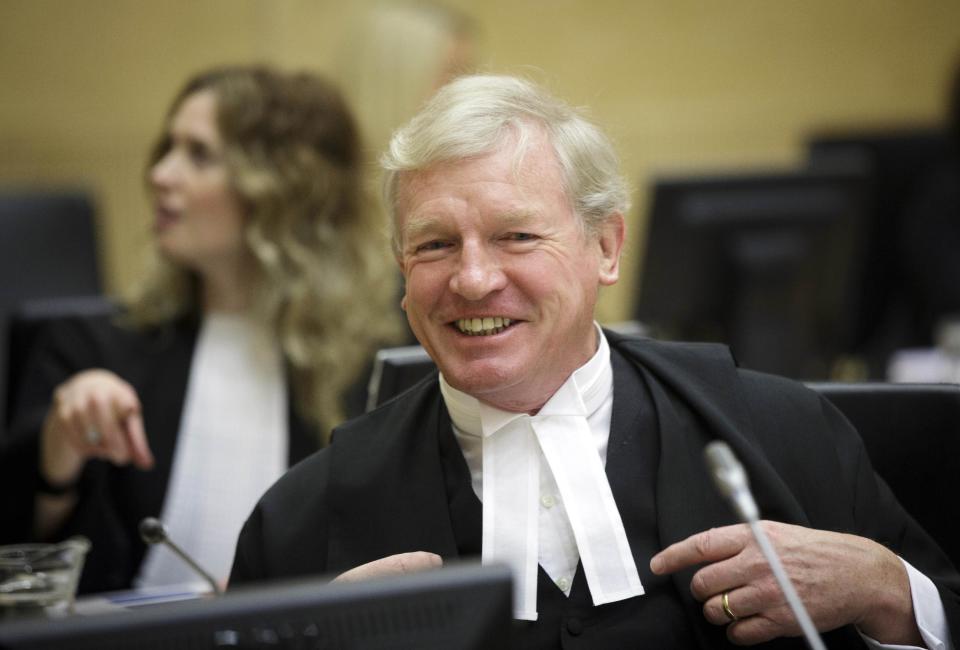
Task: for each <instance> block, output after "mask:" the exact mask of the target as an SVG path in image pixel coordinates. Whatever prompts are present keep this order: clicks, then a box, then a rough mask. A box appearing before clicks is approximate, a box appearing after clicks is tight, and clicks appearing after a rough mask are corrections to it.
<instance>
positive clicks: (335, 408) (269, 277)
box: [129, 66, 398, 434]
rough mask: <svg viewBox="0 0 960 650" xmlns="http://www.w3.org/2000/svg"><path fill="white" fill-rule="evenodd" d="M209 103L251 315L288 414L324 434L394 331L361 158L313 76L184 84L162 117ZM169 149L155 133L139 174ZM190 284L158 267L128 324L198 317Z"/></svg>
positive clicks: (382, 249)
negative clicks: (280, 358) (276, 358)
mask: <svg viewBox="0 0 960 650" xmlns="http://www.w3.org/2000/svg"><path fill="white" fill-rule="evenodd" d="M202 91H210V92H212V93H213V94H214V96H215V97H216V107H217V109H216V110H217V122H218V127H219V130H220V134H221V137H222V138H223V141H224V146H225V161H226V165H227V169H228V173H229V178H230V183H231V186H232V189H233V191H234V192H235V194H236V195H237V197H238V198H239V200H240V203H241V205H242V208H243V210H244V218H245V241H246V244H247V246H248V247H249V251H250V253H251V257H252V259H253V260H254V264H255V265H256V272H255V274H254V276H255V278H256V279H255V283H254V289H253V295H252V296H251V305H252V310H253V313H254V314H255V315H257V316H258V317H259V318H261V319H262V320H263V321H264V322H266V323H267V324H269V325H270V326H271V327H272V328H273V329H274V331H275V332H276V333H277V337H278V340H279V343H280V346H281V349H282V350H283V354H284V358H285V360H286V362H287V365H288V369H289V376H290V377H291V379H292V389H293V395H294V403H295V405H296V407H297V409H298V412H299V413H300V414H301V415H302V416H304V417H305V418H306V419H307V420H309V421H311V422H312V423H314V424H315V425H318V427H319V430H320V431H322V432H324V434H326V432H328V431H329V429H330V428H331V427H332V426H333V425H335V424H337V423H339V421H340V420H341V419H342V416H343V409H342V406H341V397H342V395H343V393H344V391H345V389H346V388H347V387H348V386H349V385H350V384H351V383H352V382H353V381H354V380H355V379H356V378H357V376H358V374H359V371H360V370H361V369H362V367H363V365H364V363H365V361H366V360H367V359H368V358H369V356H370V353H371V352H372V349H373V347H374V346H375V345H376V344H377V343H383V342H385V341H389V340H391V339H392V338H393V337H394V336H395V334H396V332H397V331H398V330H397V324H396V322H395V320H396V319H395V316H394V313H395V311H394V309H392V308H391V307H390V301H391V300H392V299H394V298H395V296H396V288H395V280H394V278H395V274H394V273H393V269H392V264H391V260H390V255H389V252H388V249H387V246H386V243H385V237H384V236H383V233H382V232H381V223H380V220H379V218H378V216H377V212H376V210H374V209H371V208H370V205H369V202H367V201H366V200H365V199H364V195H363V192H362V189H361V188H362V185H361V183H362V155H361V149H360V142H359V136H358V133H357V128H356V126H355V123H354V120H353V118H352V117H351V115H350V113H349V111H348V110H347V108H346V105H345V103H344V101H343V100H342V99H341V96H340V93H339V92H338V91H337V90H336V89H335V88H334V87H333V86H331V85H330V84H328V83H327V82H325V81H324V80H323V79H321V78H320V77H318V76H316V75H313V74H309V73H296V74H288V73H282V72H280V71H277V70H275V69H272V68H269V67H265V66H247V67H244V66H239V67H229V68H221V69H215V70H211V71H207V72H204V73H201V74H200V75H198V76H196V77H194V78H193V79H191V80H190V81H188V82H187V84H186V85H185V86H184V88H183V89H182V90H181V91H180V93H179V94H178V95H177V97H176V99H175V100H174V102H173V104H172V106H171V108H170V111H169V113H168V119H169V117H172V115H173V114H174V113H175V112H176V111H177V109H178V108H179V106H180V105H181V104H182V103H183V101H184V100H185V99H186V98H187V97H189V96H190V95H193V94H194V93H198V92H202ZM168 148H169V142H168V138H167V137H166V136H165V135H164V136H161V138H160V139H159V140H158V142H157V144H156V145H155V146H154V149H153V152H152V154H151V156H150V158H149V165H148V169H149V167H152V166H153V164H154V163H155V162H156V161H158V160H159V159H160V158H161V157H162V156H163V155H164V154H165V153H166V151H167V149H168ZM198 300H199V279H198V277H197V276H196V275H195V273H193V272H192V271H190V270H188V269H185V268H182V267H180V266H177V265H175V264H173V263H172V262H170V261H166V260H158V262H157V267H156V269H155V270H154V272H153V273H152V274H151V275H150V277H149V278H148V280H147V281H146V282H145V283H144V285H143V287H142V288H141V290H140V291H139V293H138V295H137V296H136V297H135V298H134V300H132V301H131V304H130V306H129V307H130V310H129V316H130V318H131V320H132V321H133V322H134V323H136V324H139V325H156V324H161V323H164V322H168V321H170V320H172V319H175V318H178V317H182V316H185V315H189V314H191V313H193V314H196V313H198V312H199V308H200V306H199V304H198Z"/></svg>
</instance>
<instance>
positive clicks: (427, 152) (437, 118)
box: [380, 75, 630, 251]
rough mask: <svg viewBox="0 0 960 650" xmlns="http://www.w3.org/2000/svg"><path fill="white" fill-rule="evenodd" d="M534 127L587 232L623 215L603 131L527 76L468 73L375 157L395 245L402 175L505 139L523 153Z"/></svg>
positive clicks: (623, 193) (619, 181)
mask: <svg viewBox="0 0 960 650" xmlns="http://www.w3.org/2000/svg"><path fill="white" fill-rule="evenodd" d="M537 129H542V130H543V131H544V132H545V133H546V135H547V139H548V141H549V143H550V144H551V146H552V147H553V149H554V151H555V153H556V155H557V160H558V162H559V164H560V168H561V174H562V178H563V181H564V190H565V191H566V194H567V197H568V198H569V200H570V202H571V205H572V207H573V209H574V212H575V213H576V214H577V215H578V216H579V217H580V219H581V222H582V225H583V226H584V229H585V230H586V231H587V232H589V233H596V232H597V230H598V229H599V226H600V225H601V224H602V223H603V222H604V221H605V220H606V219H607V218H608V217H610V216H611V215H612V214H614V213H617V212H619V213H621V214H622V213H626V211H627V210H628V209H629V203H630V199H629V193H628V191H627V185H626V183H625V182H624V180H623V177H622V176H621V174H620V162H619V160H618V158H617V154H616V152H615V151H614V149H613V145H612V144H611V143H610V141H609V140H608V139H607V137H606V136H605V135H604V134H603V133H602V132H601V131H600V129H598V128H597V127H596V126H594V125H593V124H591V123H590V122H589V121H587V120H586V119H585V118H584V117H583V116H582V115H580V113H578V112H577V111H576V110H575V109H573V108H572V107H571V106H569V105H568V104H566V103H564V102H562V101H560V100H559V99H557V98H555V97H553V96H552V95H550V94H548V93H547V92H546V91H545V90H543V89H542V88H540V87H538V86H536V85H535V84H533V83H531V82H529V81H526V80H524V79H519V78H516V77H510V76H502V75H468V76H463V77H460V78H458V79H456V80H454V81H452V82H450V83H449V84H447V85H446V86H444V87H443V88H441V89H440V90H439V91H438V92H437V93H436V94H435V95H434V96H433V98H431V99H430V101H429V102H427V104H426V105H425V106H424V107H423V109H422V110H421V111H420V112H419V113H418V114H417V115H416V116H415V117H414V118H413V119H412V120H410V122H409V123H407V124H406V125H405V126H403V127H402V128H400V129H399V130H397V131H396V133H394V135H393V138H392V139H391V140H390V147H389V148H388V150H387V151H386V153H384V155H383V157H382V158H381V160H380V162H381V164H382V166H383V168H384V170H385V174H384V179H383V197H384V205H386V206H387V209H388V211H389V214H390V222H391V224H392V229H393V245H394V249H395V250H397V251H399V246H400V238H399V232H398V229H397V214H396V202H397V198H398V197H397V190H398V182H399V179H400V177H401V175H403V174H406V173H410V172H415V171H419V170H423V169H426V168H428V167H430V166H432V165H435V164H437V163H441V162H447V161H453V160H462V159H466V158H470V157H473V156H480V155H483V154H486V153H489V152H491V151H494V150H495V149H497V147H498V146H500V145H501V144H502V143H503V142H504V141H505V139H507V138H508V137H510V136H513V137H516V138H517V143H518V144H517V149H516V151H517V155H518V156H519V157H521V158H522V156H523V153H524V149H525V146H526V144H527V142H528V141H529V139H530V135H531V132H532V131H533V130H537ZM518 160H519V159H518Z"/></svg>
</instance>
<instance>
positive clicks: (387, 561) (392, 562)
mask: <svg viewBox="0 0 960 650" xmlns="http://www.w3.org/2000/svg"><path fill="white" fill-rule="evenodd" d="M441 566H443V559H442V558H441V557H440V556H439V555H437V554H435V553H427V552H426V551H415V552H413V553H398V554H397V555H390V556H388V557H384V558H380V559H379V560H374V561H373V562H367V563H366V564H361V565H360V566H358V567H354V568H352V569H350V570H349V571H346V572H344V573H341V574H340V575H338V576H337V577H336V578H334V579H333V581H334V582H359V581H360V580H371V579H373V578H384V577H386V576H395V575H404V574H407V573H417V572H418V571H426V570H428V569H437V568H439V567H441Z"/></svg>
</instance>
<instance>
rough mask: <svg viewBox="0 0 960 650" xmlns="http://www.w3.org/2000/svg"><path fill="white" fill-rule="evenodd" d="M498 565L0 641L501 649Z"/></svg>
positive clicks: (157, 613) (324, 587)
mask: <svg viewBox="0 0 960 650" xmlns="http://www.w3.org/2000/svg"><path fill="white" fill-rule="evenodd" d="M511 608H512V604H511V586H510V573H509V570H508V569H506V568H505V567H479V566H476V565H454V566H450V567H446V568H443V569H439V570H436V571H428V572H424V573H417V574H412V575H406V576H402V577H393V578H384V579H380V580H371V581H367V582H353V583H343V584H341V583H333V584H330V583H327V582H326V580H320V579H316V578H314V579H309V580H301V581H297V582H288V583H276V584H270V585H263V586H251V587H245V588H238V589H237V590H236V591H231V592H228V593H227V594H226V595H224V596H220V597H217V598H208V599H201V600H191V601H186V602H179V603H169V604H164V605H154V606H150V607H141V608H137V609H135V610H130V611H120V612H113V613H106V614H91V615H87V616H83V615H75V616H70V617H65V618H60V619H29V620H23V621H13V622H6V623H0V647H3V648H11V649H21V648H22V649H27V648H30V649H33V650H42V649H51V650H52V649H54V648H56V649H57V650H88V649H89V650H94V649H96V650H119V649H121V648H136V649H137V650H161V649H168V648H191V649H194V650H204V649H206V648H220V649H222V648H305V649H306V648H310V649H313V648H317V649H320V648H323V649H326V648H343V649H349V648H364V649H377V648H384V649H385V648H397V649H405V648H406V649H409V650H414V649H417V650H430V649H437V650H440V649H457V648H462V649H464V650H468V649H469V650H473V649H476V650H480V649H482V648H501V647H506V646H507V645H508V643H509V641H508V639H509V634H510V617H511V611H512V609H511Z"/></svg>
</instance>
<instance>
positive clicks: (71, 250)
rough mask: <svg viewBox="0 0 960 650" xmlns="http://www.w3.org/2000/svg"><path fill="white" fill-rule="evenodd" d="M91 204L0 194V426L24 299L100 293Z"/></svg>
mask: <svg viewBox="0 0 960 650" xmlns="http://www.w3.org/2000/svg"><path fill="white" fill-rule="evenodd" d="M100 277H101V276H100V265H99V263H98V260H97V238H96V229H95V221H94V208H93V201H92V199H91V198H90V196H88V195H87V194H85V193H83V192H79V191H69V190H67V191H40V190H37V191H6V192H0V422H3V421H4V420H5V416H4V410H5V406H4V402H5V401H6V400H5V399H3V397H4V396H5V395H6V394H7V389H6V382H7V353H8V350H9V341H8V328H9V323H10V317H11V313H12V312H13V311H14V310H16V309H17V308H18V307H19V305H21V303H23V302H24V301H26V300H31V299H37V298H61V297H66V296H90V295H98V294H100V293H101V291H102V287H101V281H100Z"/></svg>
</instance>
